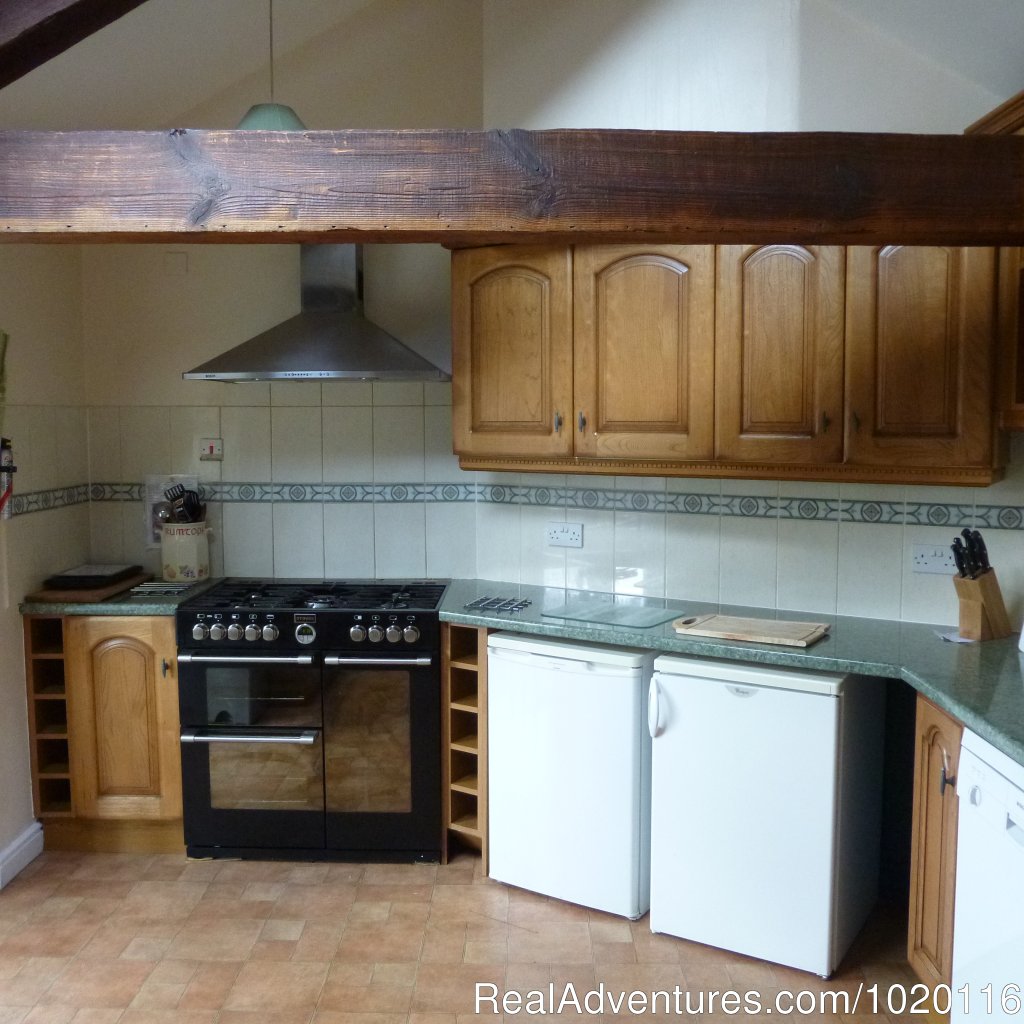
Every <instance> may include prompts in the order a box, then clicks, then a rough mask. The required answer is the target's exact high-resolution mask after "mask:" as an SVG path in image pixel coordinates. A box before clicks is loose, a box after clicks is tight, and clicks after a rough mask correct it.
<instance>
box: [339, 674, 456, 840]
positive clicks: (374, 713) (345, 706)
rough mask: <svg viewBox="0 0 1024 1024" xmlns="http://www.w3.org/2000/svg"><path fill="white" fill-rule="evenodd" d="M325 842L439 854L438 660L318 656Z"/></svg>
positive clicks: (439, 708)
mask: <svg viewBox="0 0 1024 1024" xmlns="http://www.w3.org/2000/svg"><path fill="white" fill-rule="evenodd" d="M324 775H325V788H326V793H327V847H328V849H333V850H345V851H350V852H352V853H356V854H358V853H359V852H361V851H366V852H367V854H373V853H383V852H390V853H394V854H395V855H402V854H405V855H409V854H411V855H413V856H415V857H422V858H424V859H437V858H438V857H439V855H440V848H441V675H440V668H439V665H438V664H437V658H436V657H432V656H431V655H427V654H425V655H412V656H408V657H387V656H386V655H385V656H381V657H377V658H373V657H365V658H364V657H357V656H353V655H346V654H338V655H334V654H329V655H327V656H326V657H325V658H324Z"/></svg>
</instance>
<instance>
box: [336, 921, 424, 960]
mask: <svg viewBox="0 0 1024 1024" xmlns="http://www.w3.org/2000/svg"><path fill="white" fill-rule="evenodd" d="M425 932H426V926H425V925H422V924H411V925H405V924H397V925H393V924H390V923H384V924H352V925H349V926H348V927H347V928H346V929H345V931H344V932H343V934H342V936H341V942H340V943H339V944H338V949H337V952H336V953H335V956H336V957H337V959H339V960H348V961H352V960H356V961H370V962H372V963H376V962H378V961H389V962H408V961H416V960H419V958H420V953H421V952H422V949H423V937H424V934H425Z"/></svg>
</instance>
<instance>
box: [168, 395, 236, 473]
mask: <svg viewBox="0 0 1024 1024" xmlns="http://www.w3.org/2000/svg"><path fill="white" fill-rule="evenodd" d="M220 436H221V433H220V407H219V406H203V405H196V406H184V407H182V408H176V409H172V410H171V470H170V471H171V472H172V473H187V474H189V475H191V476H194V477H195V478H196V479H197V480H198V481H200V482H202V481H204V480H206V481H214V480H220V478H221V476H220V473H221V466H222V465H223V463H222V462H213V461H202V460H201V459H200V458H199V441H200V439H201V438H204V437H220ZM222 440H223V438H222Z"/></svg>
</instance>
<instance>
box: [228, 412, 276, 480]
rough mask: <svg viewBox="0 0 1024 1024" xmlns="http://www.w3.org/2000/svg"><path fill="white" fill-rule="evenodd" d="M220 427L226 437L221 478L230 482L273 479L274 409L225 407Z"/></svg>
mask: <svg viewBox="0 0 1024 1024" xmlns="http://www.w3.org/2000/svg"><path fill="white" fill-rule="evenodd" d="M220 428H221V437H222V438H223V439H224V461H223V462H222V463H221V467H220V472H221V479H222V480H225V481H227V482H230V483H247V482H248V483H252V482H266V481H268V480H270V479H271V473H270V408H269V407H267V406H251V405H239V406H231V407H228V406H225V407H223V408H222V409H221V412H220Z"/></svg>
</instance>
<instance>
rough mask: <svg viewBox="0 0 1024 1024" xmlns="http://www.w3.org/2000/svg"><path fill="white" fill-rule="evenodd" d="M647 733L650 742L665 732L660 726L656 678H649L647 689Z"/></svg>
mask: <svg viewBox="0 0 1024 1024" xmlns="http://www.w3.org/2000/svg"><path fill="white" fill-rule="evenodd" d="M647 731H648V732H649V733H650V734H651V739H652V740H653V739H657V737H658V736H660V735H661V733H663V732H664V731H665V730H664V729H663V728H662V725H661V693H660V692H659V690H658V677H657V676H651V684H650V686H649V687H648V688H647Z"/></svg>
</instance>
